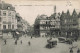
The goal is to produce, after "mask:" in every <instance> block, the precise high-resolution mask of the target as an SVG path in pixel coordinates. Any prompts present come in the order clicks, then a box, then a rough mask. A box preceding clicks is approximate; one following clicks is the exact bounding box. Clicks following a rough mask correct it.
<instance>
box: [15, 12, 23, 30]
mask: <svg viewBox="0 0 80 53" xmlns="http://www.w3.org/2000/svg"><path fill="white" fill-rule="evenodd" d="M16 18H17V30H18V31H22V30H23V26H22V25H23V24H22V17H21V16H20V15H19V14H18V13H17V14H16Z"/></svg>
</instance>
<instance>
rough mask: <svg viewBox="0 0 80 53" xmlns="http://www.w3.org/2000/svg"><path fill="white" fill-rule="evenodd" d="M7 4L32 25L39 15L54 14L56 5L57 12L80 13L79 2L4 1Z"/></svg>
mask: <svg viewBox="0 0 80 53" xmlns="http://www.w3.org/2000/svg"><path fill="white" fill-rule="evenodd" d="M2 1H4V2H5V3H9V4H12V5H13V6H14V7H15V10H16V12H17V13H19V14H20V16H21V17H22V18H23V19H25V20H26V21H27V22H28V23H29V24H30V25H33V24H34V21H35V19H36V17H37V15H41V14H45V15H47V16H50V15H51V14H53V13H54V6H55V5H56V12H62V11H64V12H66V11H67V9H69V10H70V12H72V11H73V9H74V8H75V9H76V11H77V12H79V11H80V4H79V1H78V0H74V1H73V0H64V1H63V0H62V1H58V0H57V1H45V0H44V1H28V0H2Z"/></svg>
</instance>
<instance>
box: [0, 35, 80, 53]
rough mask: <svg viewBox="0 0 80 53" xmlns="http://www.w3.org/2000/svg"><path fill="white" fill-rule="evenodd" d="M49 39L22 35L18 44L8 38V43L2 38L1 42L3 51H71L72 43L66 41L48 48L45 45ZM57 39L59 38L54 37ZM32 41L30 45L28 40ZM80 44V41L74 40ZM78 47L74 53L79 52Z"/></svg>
mask: <svg viewBox="0 0 80 53" xmlns="http://www.w3.org/2000/svg"><path fill="white" fill-rule="evenodd" d="M47 39H48V38H45V37H43V38H41V37H39V38H34V37H33V38H32V39H31V37H28V36H26V37H24V36H22V37H20V39H19V40H18V42H17V45H15V43H14V42H15V40H14V39H7V44H6V45H5V44H4V41H3V40H2V42H1V43H2V44H1V53H26V52H28V53H69V50H70V49H69V48H70V47H71V45H69V44H65V43H59V42H58V44H57V46H55V47H54V48H51V49H48V48H46V47H45V45H46V44H47ZM53 39H56V40H57V38H53ZM21 40H22V44H21V43H20V41H21ZM29 41H30V42H31V45H30V46H29V45H28V42H29ZM74 43H77V44H79V43H80V41H78V42H74ZM78 47H80V45H78ZM78 47H77V48H74V49H73V51H74V53H77V49H78Z"/></svg>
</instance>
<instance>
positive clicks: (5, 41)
mask: <svg viewBox="0 0 80 53" xmlns="http://www.w3.org/2000/svg"><path fill="white" fill-rule="evenodd" d="M17 41H18V40H15V45H17ZM4 43H5V45H6V44H7V40H6V39H5V40H4ZM20 43H21V44H22V40H21V41H20ZM28 45H29V46H30V45H31V42H30V41H28Z"/></svg>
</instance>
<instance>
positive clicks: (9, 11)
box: [0, 2, 17, 35]
mask: <svg viewBox="0 0 80 53" xmlns="http://www.w3.org/2000/svg"><path fill="white" fill-rule="evenodd" d="M16 29H17V19H16V11H15V8H14V7H13V6H12V5H11V4H8V3H4V2H1V3H0V33H1V32H11V31H14V30H16ZM9 34H10V35H11V33H9ZM3 35H4V34H3Z"/></svg>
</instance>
